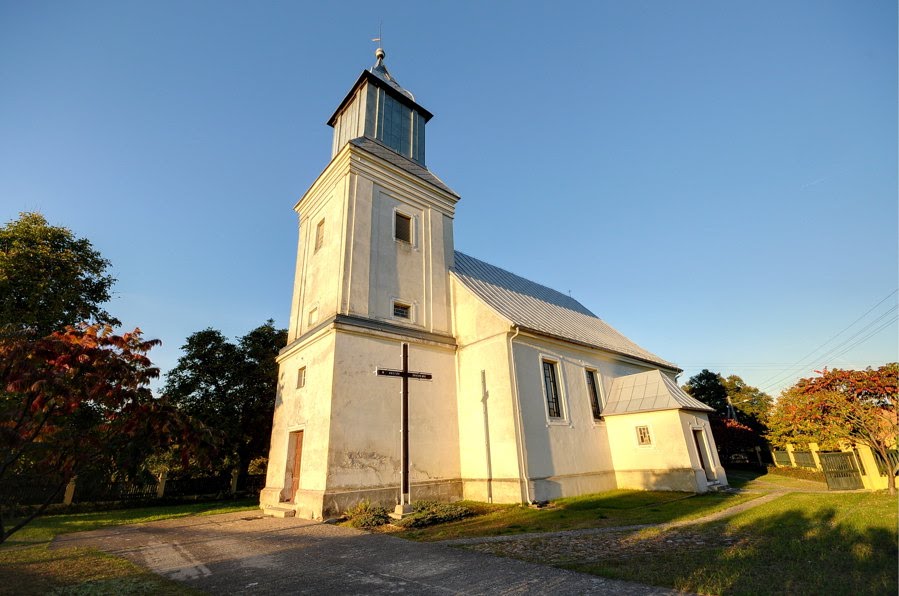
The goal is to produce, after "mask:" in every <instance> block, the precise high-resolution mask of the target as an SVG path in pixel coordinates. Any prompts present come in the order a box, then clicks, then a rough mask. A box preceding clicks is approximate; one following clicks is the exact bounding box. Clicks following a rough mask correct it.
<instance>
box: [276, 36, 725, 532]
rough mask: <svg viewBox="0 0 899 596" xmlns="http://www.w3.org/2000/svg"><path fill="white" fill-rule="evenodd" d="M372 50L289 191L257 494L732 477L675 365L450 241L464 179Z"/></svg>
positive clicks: (326, 509)
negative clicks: (287, 256) (327, 134)
mask: <svg viewBox="0 0 899 596" xmlns="http://www.w3.org/2000/svg"><path fill="white" fill-rule="evenodd" d="M375 55H376V58H377V62H376V64H375V66H374V67H372V68H371V69H369V70H365V71H363V72H362V74H361V75H360V76H359V78H358V79H357V80H356V82H355V84H354V85H353V86H352V88H351V89H350V91H349V93H348V94H347V95H346V97H345V98H344V99H343V101H342V102H341V103H340V105H339V106H338V107H337V110H336V111H335V112H334V114H333V115H332V116H331V118H330V120H328V124H329V125H330V126H332V127H333V128H334V143H333V148H332V157H331V162H330V163H329V164H328V165H327V167H325V169H324V171H323V172H322V173H321V175H319V177H318V178H317V179H316V180H315V182H314V183H313V184H312V186H311V187H310V188H309V190H307V191H306V193H305V194H304V195H303V197H302V198H301V199H300V200H299V201H298V202H297V204H296V206H295V210H296V212H297V213H298V214H299V222H300V227H299V245H298V249H297V261H296V277H295V281H294V286H293V300H292V302H291V315H290V325H289V329H288V344H287V346H286V347H285V348H284V349H283V350H282V351H281V354H280V356H279V363H280V373H279V383H278V394H277V398H276V402H275V411H274V428H273V430H272V438H271V451H270V455H269V463H268V474H267V478H266V487H265V488H264V489H263V491H262V494H261V497H260V500H261V503H260V506H261V507H262V508H263V509H264V510H266V511H267V512H269V513H272V514H282V515H293V514H294V513H295V514H296V515H299V516H302V517H306V518H322V517H329V516H332V515H334V514H337V513H339V512H341V511H344V510H346V509H347V508H349V507H351V506H353V505H354V504H355V503H357V502H359V501H361V500H364V499H367V500H369V501H371V502H373V503H381V504H383V505H385V506H388V507H390V508H392V507H394V506H395V505H399V506H402V505H404V504H407V503H408V502H409V500H410V499H411V500H420V499H433V500H443V501H451V500H457V499H472V500H478V501H490V502H498V503H530V502H539V501H546V500H549V499H555V498H559V497H564V496H574V495H580V494H586V493H593V492H599V491H604V490H611V489H615V488H628V489H657V490H676V491H691V492H705V491H708V490H714V489H716V488H717V487H720V486H724V485H726V484H727V479H726V477H725V475H724V470H723V469H722V467H721V464H720V462H719V460H718V455H717V451H716V448H715V441H714V438H713V437H712V433H711V430H710V428H709V421H708V413H709V412H711V411H712V409H711V408H709V407H708V406H706V405H705V404H703V403H701V402H699V401H697V400H695V399H693V398H692V397H690V396H689V395H688V394H686V393H685V392H684V391H683V390H681V389H680V388H679V387H678V385H677V383H676V382H675V377H676V375H677V374H678V373H679V372H681V371H680V369H679V368H678V367H677V366H676V365H675V364H673V363H671V362H669V361H667V360H665V359H663V358H660V357H659V356H656V355H655V354H653V353H651V352H649V351H647V350H645V349H643V348H641V347H640V346H638V345H636V344H635V343H633V342H632V341H630V340H629V339H627V338H626V337H624V336H623V335H622V334H620V333H619V332H617V331H616V330H615V329H613V328H612V327H611V326H610V325H608V324H607V323H606V322H605V321H603V320H602V319H600V318H599V317H597V316H596V315H595V314H594V313H593V312H591V311H590V310H588V309H587V308H586V307H585V306H584V305H582V304H581V303H580V302H578V301H577V300H574V299H573V298H571V297H569V296H567V295H565V294H562V293H560V292H557V291H555V290H553V289H550V288H548V287H545V286H542V285H540V284H537V283H534V282H532V281H529V280H527V279H524V278H522V277H519V276H518V275H515V274H514V273H511V272H509V271H505V270H503V269H501V268H499V267H496V266H493V265H491V264H489V263H488V262H486V261H483V260H481V259H478V258H475V257H473V256H469V255H467V254H464V253H461V252H458V251H456V250H455V247H454V244H453V217H454V213H455V209H456V204H457V203H458V202H459V200H460V197H459V195H457V194H456V193H455V192H453V191H452V189H450V188H449V187H448V186H447V185H446V184H445V183H444V182H443V181H442V180H440V179H439V178H438V177H437V176H435V175H434V174H433V173H431V171H430V170H429V169H428V167H427V166H426V165H425V153H426V152H425V147H426V143H425V128H426V125H427V123H428V121H429V120H430V119H431V116H432V114H431V113H430V112H429V111H428V110H427V109H425V108H424V107H423V106H421V105H420V104H419V103H418V102H417V101H416V99H415V97H414V96H413V95H412V93H410V92H409V91H407V90H406V89H404V88H403V87H401V86H400V85H399V84H398V83H397V81H396V80H395V79H394V78H393V77H392V76H391V74H390V73H389V72H388V70H387V68H386V67H385V65H384V57H385V55H384V52H383V51H382V50H380V49H379V50H378V51H377V52H376V54H375ZM488 260H489V255H488Z"/></svg>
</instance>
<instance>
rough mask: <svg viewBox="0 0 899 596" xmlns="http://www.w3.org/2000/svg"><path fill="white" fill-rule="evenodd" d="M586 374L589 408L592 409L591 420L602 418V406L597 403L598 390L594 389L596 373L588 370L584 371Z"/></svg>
mask: <svg viewBox="0 0 899 596" xmlns="http://www.w3.org/2000/svg"><path fill="white" fill-rule="evenodd" d="M584 372H585V373H586V374H587V395H589V396H590V407H591V408H593V419H594V420H599V419H601V418H602V405H601V404H600V401H599V390H598V389H597V387H596V372H595V371H592V370H590V369H587V370H586V371H584Z"/></svg>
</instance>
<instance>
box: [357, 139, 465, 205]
mask: <svg viewBox="0 0 899 596" xmlns="http://www.w3.org/2000/svg"><path fill="white" fill-rule="evenodd" d="M349 142H350V143H351V144H352V145H353V146H355V147H359V148H360V149H363V150H365V151H367V152H368V153H371V154H372V155H374V156H376V157H380V158H381V159H383V160H384V161H386V162H388V163H390V164H391V165H394V166H396V167H398V168H399V169H401V170H403V171H404V172H406V173H407V174H412V175H413V176H415V177H416V178H420V179H421V180H424V181H425V182H427V183H428V184H431V185H433V186H436V187H437V188H439V189H440V190H442V191H444V192H448V193H450V194H451V195H453V196H454V197H456V198H458V197H459V195H457V194H456V193H455V192H454V191H453V189H451V188H450V187H449V186H447V185H446V184H444V183H443V180H441V179H440V178H438V177H437V176H435V175H434V174H432V173H431V170H429V169H428V168H426V167H424V166H423V165H421V164H420V163H418V162H416V161H413V160H411V159H409V158H408V157H406V156H404V155H400V154H399V153H397V152H396V151H394V150H393V149H391V148H390V147H388V146H386V145H384V144H382V143H380V142H378V141H375V140H374V139H370V138H368V137H357V138H355V139H350V141H349Z"/></svg>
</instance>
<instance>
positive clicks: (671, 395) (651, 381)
mask: <svg viewBox="0 0 899 596" xmlns="http://www.w3.org/2000/svg"><path fill="white" fill-rule="evenodd" d="M659 410H699V411H701V412H714V411H715V410H714V409H713V408H711V407H709V406H707V405H706V404H704V403H702V402H701V401H699V400H698V399H696V398H694V397H692V396H690V394H689V393H687V392H686V391H684V390H683V389H681V388H680V387H678V386H677V383H675V382H674V381H672V380H671V379H670V378H669V377H668V376H667V375H663V374H662V372H661V371H659V370H648V371H646V372H642V373H637V374H634V375H626V376H624V377H617V378H616V379H615V380H613V381H612V388H611V389H610V390H609V394H608V395H607V396H606V403H605V405H604V406H603V409H602V415H603V416H615V415H616V414H634V413H637V412H654V411H659Z"/></svg>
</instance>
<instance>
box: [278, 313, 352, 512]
mask: <svg viewBox="0 0 899 596" xmlns="http://www.w3.org/2000/svg"><path fill="white" fill-rule="evenodd" d="M334 338H335V336H334V333H333V332H331V331H329V330H322V331H321V332H319V333H318V334H316V335H315V336H313V337H310V338H308V339H307V340H306V341H304V342H303V344H301V345H298V346H296V347H294V348H293V349H292V350H290V351H289V352H287V353H285V354H283V355H282V356H281V357H280V358H279V369H278V394H277V396H276V398H275V412H274V418H273V424H272V440H271V447H270V450H269V461H268V469H267V474H266V487H265V489H264V490H263V492H262V495H261V505H263V506H265V505H276V504H277V503H278V502H281V501H286V500H289V499H290V498H291V496H292V495H291V488H292V486H291V483H292V482H291V481H292V479H293V467H294V465H293V464H294V453H293V446H292V445H291V444H290V439H291V433H293V432H296V431H303V445H302V457H301V460H300V463H301V468H300V482H299V489H300V490H298V492H297V495H296V499H295V501H294V502H295V504H296V505H297V509H298V511H299V512H300V515H302V516H304V517H319V516H320V515H321V502H322V495H323V494H324V490H325V488H326V479H327V467H326V464H327V454H328V440H329V439H328V438H329V427H330V424H331V400H330V388H331V386H332V383H333V373H334V345H335V341H334ZM300 369H302V370H303V373H302V374H303V383H302V385H303V386H302V387H299V386H298V384H299V383H298V373H299V371H300Z"/></svg>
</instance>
